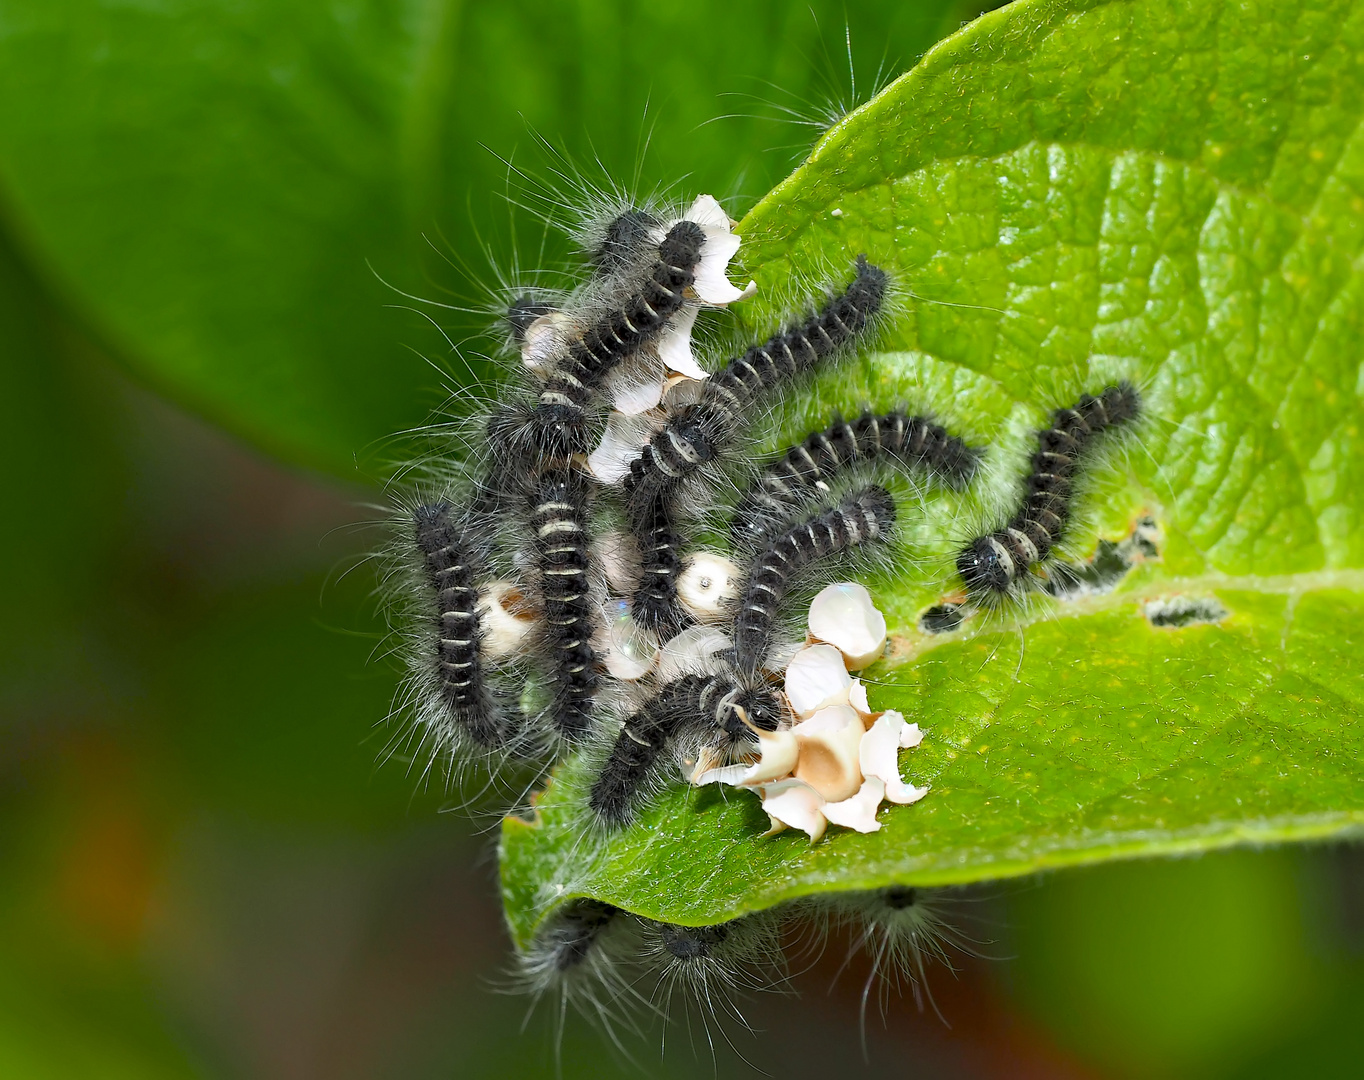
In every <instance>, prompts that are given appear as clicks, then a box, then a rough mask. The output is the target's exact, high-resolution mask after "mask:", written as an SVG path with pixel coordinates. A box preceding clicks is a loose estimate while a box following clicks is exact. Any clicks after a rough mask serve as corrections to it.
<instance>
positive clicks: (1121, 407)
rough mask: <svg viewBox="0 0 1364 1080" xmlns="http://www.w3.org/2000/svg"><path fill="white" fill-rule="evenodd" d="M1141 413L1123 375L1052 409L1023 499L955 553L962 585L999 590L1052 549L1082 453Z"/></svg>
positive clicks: (987, 592) (978, 592) (977, 593)
mask: <svg viewBox="0 0 1364 1080" xmlns="http://www.w3.org/2000/svg"><path fill="white" fill-rule="evenodd" d="M1140 413H1141V395H1140V394H1138V392H1137V389H1136V387H1134V386H1133V385H1132V384H1131V383H1129V382H1126V381H1123V382H1119V383H1117V384H1115V385H1113V386H1108V387H1105V388H1104V389H1103V390H1102V391H1101V392H1100V393H1099V395H1098V396H1097V397H1096V396H1094V395H1092V394H1085V395H1084V396H1082V397H1081V398H1080V400H1079V401H1077V402H1076V403H1075V404H1074V405H1072V406H1070V407H1069V408H1064V409H1057V410H1056V411H1055V412H1054V413H1052V417H1051V427H1049V428H1047V429H1046V430H1044V431H1039V432H1038V433H1037V452H1036V453H1035V454H1033V457H1032V469H1031V471H1030V472H1029V474H1028V477H1027V480H1026V484H1027V494H1026V495H1025V496H1024V499H1023V505H1022V506H1021V507H1019V509H1018V512H1017V513H1015V514H1014V516H1013V517H1012V518H1011V519H1010V520H1009V523H1008V524H1007V525H1005V526H1004V527H1003V528H1002V529H998V530H996V531H995V532H992V533H988V534H987V535H985V536H981V537H978V538H977V539H976V540H973V541H972V542H971V543H970V544H969V545H967V547H965V548H964V549H963V550H962V552H961V553H960V554H959V555H958V556H957V571H958V572H959V573H960V574H961V578H962V581H963V582H964V583H965V585H966V591H967V592H968V593H969V594H970V595H972V596H974V597H976V598H982V597H988V596H991V595H1000V594H1003V593H1006V592H1008V591H1009V589H1010V588H1011V587H1012V586H1013V585H1014V584H1015V583H1016V582H1018V581H1020V580H1021V579H1022V578H1023V575H1024V574H1026V573H1027V572H1028V571H1029V569H1031V568H1032V567H1033V566H1035V565H1037V564H1038V563H1040V562H1042V561H1043V560H1044V559H1046V558H1047V556H1048V555H1049V554H1051V549H1052V548H1053V547H1055V546H1056V545H1057V544H1058V543H1060V541H1061V538H1062V536H1063V535H1064V534H1065V529H1066V524H1067V523H1068V522H1069V520H1070V507H1071V501H1072V499H1073V497H1074V493H1075V481H1076V479H1077V477H1078V475H1079V471H1080V467H1081V464H1082V463H1083V461H1084V458H1085V456H1086V455H1087V454H1088V453H1089V452H1090V451H1091V450H1092V449H1093V448H1094V446H1095V444H1096V443H1097V442H1098V440H1099V438H1100V437H1101V436H1103V435H1104V434H1105V433H1106V432H1108V431H1110V430H1112V429H1113V428H1116V427H1120V426H1122V425H1124V424H1129V423H1131V422H1132V421H1134V420H1136V419H1137V417H1138V416H1139V415H1140Z"/></svg>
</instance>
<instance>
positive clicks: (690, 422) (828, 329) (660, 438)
mask: <svg viewBox="0 0 1364 1080" xmlns="http://www.w3.org/2000/svg"><path fill="white" fill-rule="evenodd" d="M886 285H887V279H886V274H885V271H883V270H882V269H881V268H880V267H877V266H873V265H872V264H870V263H869V262H867V259H866V257H865V256H861V255H859V256H858V259H857V274H856V277H854V279H853V282H852V284H851V285H849V286H848V288H847V289H846V290H845V291H844V292H843V293H842V294H840V295H839V296H836V297H834V298H833V299H832V300H830V301H829V302H828V303H827V304H826V305H825V306H824V307H823V308H822V309H821V310H820V311H819V312H818V313H816V314H815V315H812V316H811V317H810V318H808V319H806V320H805V321H804V322H803V323H800V324H798V325H796V326H794V327H791V328H789V329H787V330H783V331H782V332H781V333H779V334H776V335H774V336H773V337H771V338H769V339H768V340H767V341H765V342H763V343H762V344H761V345H754V346H753V347H752V348H750V349H749V350H748V351H747V352H745V353H744V354H743V355H742V356H738V357H736V358H735V359H733V360H731V361H730V362H729V363H728V364H727V365H726V366H725V368H724V369H723V370H722V371H720V372H718V373H717V374H715V375H713V376H711V377H710V378H709V379H707V380H706V382H705V386H704V389H703V390H702V396H701V400H700V401H699V402H697V403H696V404H695V405H692V406H689V407H687V408H685V409H683V410H681V411H680V412H679V413H678V414H677V415H676V416H674V417H672V418H671V419H669V421H668V422H667V424H666V425H665V426H664V428H663V430H662V431H661V432H659V434H658V435H656V436H654V438H653V439H652V440H650V442H649V444H648V445H647V446H646V447H645V448H644V452H643V454H642V455H641V456H640V458H639V459H638V460H637V461H635V462H634V463H633V464H632V465H631V467H630V476H629V477H628V478H627V479H626V499H627V508H628V513H629V520H630V527H631V532H632V533H633V534H634V535H635V538H636V540H638V541H639V542H640V549H641V554H642V556H643V574H644V578H645V580H647V581H648V582H649V583H650V586H651V588H650V590H648V591H645V592H641V593H640V594H639V595H638V596H637V597H636V598H635V601H634V607H633V611H634V616H635V619H636V620H637V621H638V622H639V623H640V624H641V625H643V626H645V627H648V628H649V629H654V630H665V629H667V628H669V627H673V626H676V625H679V624H680V623H682V622H684V621H685V618H684V617H683V616H682V615H681V614H680V613H679V612H678V611H677V603H676V598H677V585H676V580H677V574H678V573H679V572H680V567H681V563H680V560H678V559H677V554H676V551H675V550H673V551H669V550H665V549H664V548H663V547H661V546H659V545H657V544H654V545H652V546H648V547H647V548H646V545H645V543H644V537H645V534H646V533H648V532H650V531H657V530H659V529H660V525H661V524H662V523H666V525H667V528H669V529H671V525H672V522H673V520H674V519H673V514H674V512H675V510H674V507H673V505H672V501H673V495H674V494H675V492H676V490H677V488H678V485H679V484H681V482H682V481H683V480H684V479H686V478H687V477H688V476H691V475H693V474H694V473H695V472H696V471H697V470H698V469H700V468H701V467H702V466H704V465H706V464H708V463H709V462H710V461H712V460H714V458H715V457H716V455H717V454H719V453H722V452H723V451H725V450H727V449H728V448H729V447H730V446H731V445H732V444H733V442H734V441H735V440H736V439H737V438H738V436H739V434H740V432H741V431H742V430H743V428H744V426H745V423H746V421H747V419H748V416H749V414H750V410H751V409H752V407H753V405H754V404H755V403H756V402H757V401H759V400H760V399H761V398H762V397H763V396H764V395H766V394H768V393H770V392H772V391H773V390H776V389H778V388H779V387H781V386H784V385H786V384H788V383H790V382H791V381H792V380H793V379H795V378H796V377H798V376H800V375H802V374H804V373H806V372H808V371H811V370H813V369H814V368H815V367H816V366H817V365H818V364H819V363H820V362H821V361H823V360H825V359H827V358H829V357H831V356H833V355H834V354H836V353H838V352H839V351H840V350H842V349H844V348H846V347H847V346H849V345H852V344H853V343H854V342H855V341H856V340H857V338H858V335H860V334H861V333H862V331H863V330H865V329H866V328H867V326H868V324H869V323H870V322H871V320H872V319H873V318H874V317H875V316H876V314H877V313H878V312H879V311H880V310H881V305H882V303H883V302H884V300H885V293H886Z"/></svg>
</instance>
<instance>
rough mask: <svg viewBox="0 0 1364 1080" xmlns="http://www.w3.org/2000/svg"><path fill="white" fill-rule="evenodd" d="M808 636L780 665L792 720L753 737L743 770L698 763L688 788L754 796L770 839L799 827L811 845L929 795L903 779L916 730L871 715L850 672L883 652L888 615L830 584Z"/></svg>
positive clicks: (900, 719) (814, 609) (898, 718)
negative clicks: (903, 755) (728, 788)
mask: <svg viewBox="0 0 1364 1080" xmlns="http://www.w3.org/2000/svg"><path fill="white" fill-rule="evenodd" d="M809 637H810V641H809V642H808V643H807V644H805V645H804V646H802V647H801V648H799V649H797V650H796V652H795V654H794V655H793V656H792V657H791V659H790V660H789V661H788V662H787V665H786V680H785V687H784V688H785V691H786V699H787V701H788V702H789V703H790V705H791V711H792V712H793V713H794V714H795V716H796V717H797V718H798V722H797V723H796V724H794V725H793V726H792V727H790V728H788V729H785V730H779V731H773V732H766V731H760V732H758V733H757V738H758V746H759V751H758V754H757V756H756V758H754V759H750V760H749V761H747V762H744V763H740V764H724V763H719V762H715V761H712V760H709V759H707V758H706V757H705V756H704V755H703V757H702V759H701V760H700V761H698V762H697V765H696V767H695V769H694V770H693V771H692V775H691V782H692V783H693V784H698V785H699V784H710V783H723V784H732V785H734V786H735V787H740V788H748V789H750V790H753V791H756V792H757V793H758V794H759V795H760V797H761V798H762V806H763V810H765V811H766V812H767V816H768V818H769V819H770V820H771V823H772V827H771V829H770V830H768V833H767V835H771V834H772V833H776V832H780V831H782V830H783V829H786V828H794V829H800V830H801V831H802V832H804V833H806V834H808V835H809V837H810V841H811V842H812V843H813V842H814V841H816V840H818V839H820V837H822V836H823V835H824V830H825V828H826V827H827V826H828V825H830V824H833V825H841V826H843V827H844V828H848V829H854V830H856V831H857V832H862V833H869V832H876V831H877V830H878V829H880V828H881V823H880V822H879V821H877V820H876V812H877V810H878V809H880V806H881V804H882V803H883V802H891V803H897V804H899V805H902V806H904V805H908V804H909V803H914V802H918V801H919V800H920V799H922V798H923V797H924V796H925V795H927V794H928V788H927V787H926V786H925V787H916V786H915V785H914V784H909V783H906V782H905V781H904V780H903V779H901V777H900V768H899V752H900V751H901V750H902V749H908V748H910V747H914V746H918V745H919V744H920V743H921V742H922V741H923V734H922V733H921V732H920V731H919V725H918V724H909V723H906V722H905V718H904V716H903V715H901V714H900V713H899V712H897V711H896V710H894V709H887V710H885V711H883V712H879V713H878V712H873V711H872V709H871V708H870V706H869V705H868V704H867V688H866V686H864V685H863V683H862V681H861V680H860V679H857V678H855V677H854V676H852V675H851V674H850V672H852V671H860V670H861V669H862V668H864V667H866V666H867V665H868V664H870V663H871V662H872V661H874V660H876V659H877V658H878V657H879V656H881V654H882V653H883V652H884V651H885V645H886V620H885V617H884V616H883V615H882V614H881V612H880V611H878V610H877V609H876V607H875V605H874V604H873V603H872V600H871V595H870V594H869V593H868V592H867V590H866V589H865V588H864V587H863V586H861V585H859V584H856V583H855V582H841V583H838V584H834V585H829V586H828V587H826V588H825V589H823V590H822V591H821V592H820V593H819V594H818V595H817V596H816V597H815V598H814V601H813V602H812V603H811V604H810V619H809Z"/></svg>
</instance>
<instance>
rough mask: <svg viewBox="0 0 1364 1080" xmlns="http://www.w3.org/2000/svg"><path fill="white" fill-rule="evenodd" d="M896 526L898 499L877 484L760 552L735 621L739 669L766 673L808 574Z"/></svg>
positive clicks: (803, 523)
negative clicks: (791, 598) (786, 613)
mask: <svg viewBox="0 0 1364 1080" xmlns="http://www.w3.org/2000/svg"><path fill="white" fill-rule="evenodd" d="M894 526H895V500H894V499H893V498H891V495H890V493H889V492H888V491H886V489H885V488H883V487H879V486H877V485H875V484H872V485H868V486H867V487H864V488H862V489H861V490H859V491H857V492H855V493H854V494H853V495H851V496H850V497H848V498H847V499H845V500H844V501H843V502H841V503H840V504H839V505H838V506H835V507H833V508H832V509H829V510H825V511H824V512H823V513H820V514H817V515H815V516H814V517H812V518H810V519H809V520H808V521H804V522H801V523H800V524H798V525H795V526H793V527H791V528H790V529H788V530H787V531H786V532H784V533H782V534H781V535H779V536H778V537H776V538H775V539H774V540H772V542H771V543H769V544H768V546H767V547H766V548H764V549H763V550H762V551H760V552H759V553H758V554H757V556H755V558H754V559H753V563H752V565H751V566H750V568H749V571H748V574H747V577H746V579H745V581H744V585H743V588H742V590H741V593H740V597H739V610H738V615H737V616H736V617H735V620H734V655H735V664H736V666H737V668H738V670H739V671H740V672H743V673H746V674H749V675H756V674H757V673H758V672H759V671H760V670H761V669H762V667H763V663H764V661H765V660H766V658H767V653H768V649H769V647H770V646H771V643H772V636H773V634H774V632H775V630H776V628H777V626H778V620H779V619H780V616H781V610H782V603H783V601H784V600H785V599H786V596H787V593H789V592H790V590H791V588H792V586H793V585H795V584H796V583H797V581H798V580H799V579H800V578H801V576H802V575H803V574H804V572H805V571H807V570H808V569H810V568H811V567H812V566H814V565H815V564H816V563H819V562H822V561H825V560H827V559H830V558H832V557H834V556H836V555H838V554H840V553H841V552H844V551H847V550H848V549H850V548H853V547H857V546H858V545H860V544H865V543H868V542H870V541H873V540H879V539H882V538H884V537H886V536H887V535H888V534H889V533H890V531H891V530H892V529H893V528H894Z"/></svg>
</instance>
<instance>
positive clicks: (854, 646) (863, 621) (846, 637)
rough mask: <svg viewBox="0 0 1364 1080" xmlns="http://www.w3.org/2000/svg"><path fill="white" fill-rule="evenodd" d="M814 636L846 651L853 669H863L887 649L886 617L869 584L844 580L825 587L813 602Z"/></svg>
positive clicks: (848, 662) (845, 653)
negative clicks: (874, 600)
mask: <svg viewBox="0 0 1364 1080" xmlns="http://www.w3.org/2000/svg"><path fill="white" fill-rule="evenodd" d="M810 636H811V637H813V638H816V639H818V640H819V641H825V642H828V643H829V644H830V645H832V646H834V647H835V648H836V649H838V651H839V652H841V653H842V654H843V657H844V660H845V662H846V663H847V666H848V668H849V670H851V671H859V670H861V669H862V668H864V667H866V666H867V665H868V664H870V663H872V662H873V661H875V660H878V659H880V657H881V655H882V654H883V653H884V652H885V649H886V617H885V616H884V615H882V614H881V613H880V612H879V611H877V610H876V605H875V604H873V603H872V602H871V594H870V593H869V592H867V590H866V587H865V586H862V585H859V584H857V583H856V582H840V583H839V584H836V585H829V586H827V587H826V588H824V589H821V590H820V592H819V595H818V596H816V597H815V598H814V600H813V601H811V603H810Z"/></svg>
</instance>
